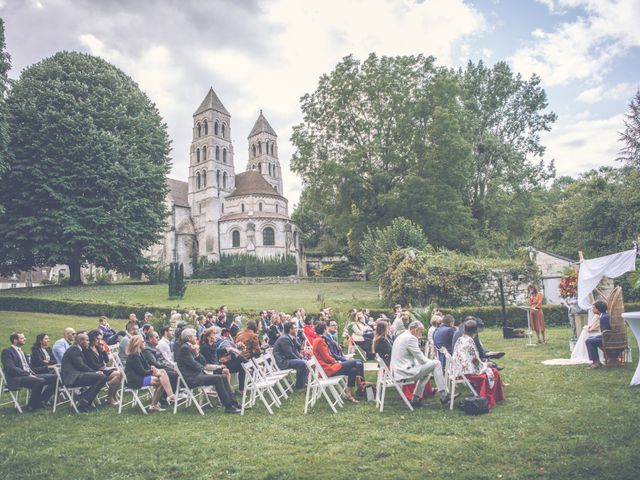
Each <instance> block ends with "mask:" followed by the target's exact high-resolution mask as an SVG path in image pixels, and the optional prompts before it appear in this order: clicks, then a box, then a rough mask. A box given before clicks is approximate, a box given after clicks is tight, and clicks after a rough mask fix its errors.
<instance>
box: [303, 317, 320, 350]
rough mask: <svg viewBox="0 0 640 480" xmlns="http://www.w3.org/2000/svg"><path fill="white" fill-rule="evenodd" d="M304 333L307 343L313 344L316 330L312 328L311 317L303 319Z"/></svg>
mask: <svg viewBox="0 0 640 480" xmlns="http://www.w3.org/2000/svg"><path fill="white" fill-rule="evenodd" d="M304 335H305V337H307V340H308V342H309V345H313V342H314V341H315V339H316V336H317V335H316V331H315V329H314V328H313V318H311V317H307V318H305V319H304Z"/></svg>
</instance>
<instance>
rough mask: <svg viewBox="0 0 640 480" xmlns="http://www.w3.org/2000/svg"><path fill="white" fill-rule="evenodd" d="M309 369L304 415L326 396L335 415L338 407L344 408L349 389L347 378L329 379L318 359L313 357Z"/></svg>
mask: <svg viewBox="0 0 640 480" xmlns="http://www.w3.org/2000/svg"><path fill="white" fill-rule="evenodd" d="M307 369H308V370H309V377H308V380H307V394H306V396H305V401H304V413H305V414H306V413H307V412H308V411H309V408H310V407H313V406H314V405H315V404H316V402H317V401H318V399H319V398H320V397H321V396H324V398H325V399H326V400H327V403H328V404H329V406H330V407H331V410H333V413H338V410H336V406H339V407H343V406H344V402H343V401H342V395H343V394H344V392H345V391H346V388H347V377H346V376H345V375H338V376H334V377H327V375H326V374H325V373H324V370H323V369H322V366H321V365H320V364H319V363H318V360H317V359H316V357H311V359H310V360H309V361H308V362H307Z"/></svg>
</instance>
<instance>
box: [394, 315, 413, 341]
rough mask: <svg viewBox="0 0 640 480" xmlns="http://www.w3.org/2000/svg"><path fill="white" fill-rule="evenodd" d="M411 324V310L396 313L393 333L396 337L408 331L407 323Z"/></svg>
mask: <svg viewBox="0 0 640 480" xmlns="http://www.w3.org/2000/svg"><path fill="white" fill-rule="evenodd" d="M408 324H409V312H398V313H397V314H396V317H395V319H394V320H393V323H392V324H391V333H392V334H393V336H394V337H397V336H398V335H402V334H403V333H404V332H406V331H407V325H408Z"/></svg>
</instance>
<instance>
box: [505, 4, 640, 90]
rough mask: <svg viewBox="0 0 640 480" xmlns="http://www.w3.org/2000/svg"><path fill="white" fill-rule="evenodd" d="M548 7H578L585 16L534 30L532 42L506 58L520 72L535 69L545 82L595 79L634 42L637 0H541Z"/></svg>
mask: <svg viewBox="0 0 640 480" xmlns="http://www.w3.org/2000/svg"><path fill="white" fill-rule="evenodd" d="M542 3H545V4H546V5H547V6H549V8H550V9H551V11H559V10H562V9H569V8H577V7H580V8H582V9H584V11H585V12H586V16H579V17H577V18H576V19H575V20H573V21H569V22H563V23H561V24H560V25H559V26H558V27H557V28H555V29H554V30H553V31H550V32H546V31H543V30H541V29H536V30H534V31H533V32H532V36H533V38H534V39H535V40H534V42H533V44H531V45H529V46H526V47H524V48H522V49H520V50H518V51H517V52H516V53H515V54H514V56H513V58H512V62H513V65H514V68H515V69H516V70H518V71H520V72H521V73H523V74H524V75H526V76H529V75H531V74H532V73H537V74H539V75H540V76H541V77H542V79H543V81H544V82H545V83H546V84H547V85H560V84H566V83H568V82H570V81H571V80H575V79H593V80H596V81H597V80H600V79H601V78H602V76H603V75H604V74H606V72H607V71H608V69H609V68H610V66H611V63H612V62H613V61H614V60H615V59H617V58H620V57H621V56H622V55H624V54H625V53H626V52H627V51H628V50H629V49H630V48H632V47H635V46H639V45H640V28H638V19H639V18H640V2H638V1H637V0H543V2H542Z"/></svg>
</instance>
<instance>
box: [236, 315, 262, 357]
mask: <svg viewBox="0 0 640 480" xmlns="http://www.w3.org/2000/svg"><path fill="white" fill-rule="evenodd" d="M257 332H258V324H257V323H256V322H255V320H249V321H248V322H247V328H245V329H244V330H242V331H241V332H240V333H238V335H236V337H235V342H236V344H237V345H240V344H242V345H244V350H241V352H240V355H242V356H243V357H244V358H246V359H247V360H249V359H250V358H254V357H259V356H260V355H262V350H260V339H259V338H258V333H257Z"/></svg>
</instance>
